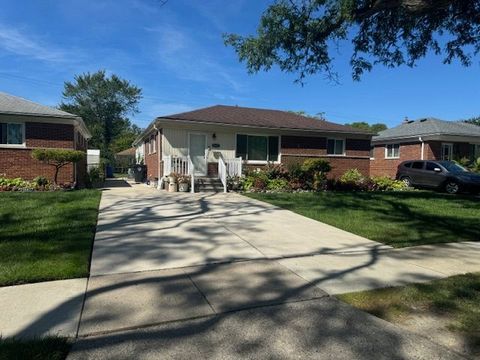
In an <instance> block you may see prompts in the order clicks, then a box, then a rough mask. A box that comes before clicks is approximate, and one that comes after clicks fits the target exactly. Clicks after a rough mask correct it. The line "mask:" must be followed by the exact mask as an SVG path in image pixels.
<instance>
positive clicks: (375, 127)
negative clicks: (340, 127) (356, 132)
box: [345, 121, 387, 134]
mask: <svg viewBox="0 0 480 360" xmlns="http://www.w3.org/2000/svg"><path fill="white" fill-rule="evenodd" d="M345 125H348V126H351V127H354V128H356V129H361V130H365V131H370V132H371V133H373V134H378V133H379V132H380V131H383V130H387V125H385V124H382V123H376V124H372V125H370V124H369V123H367V122H365V121H361V122H353V123H351V124H345Z"/></svg>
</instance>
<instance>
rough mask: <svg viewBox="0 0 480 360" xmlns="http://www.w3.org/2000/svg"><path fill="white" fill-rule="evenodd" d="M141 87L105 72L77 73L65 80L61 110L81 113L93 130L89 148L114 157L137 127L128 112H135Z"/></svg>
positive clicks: (137, 131)
mask: <svg viewBox="0 0 480 360" xmlns="http://www.w3.org/2000/svg"><path fill="white" fill-rule="evenodd" d="M141 93H142V91H141V89H140V88H138V87H137V86H135V85H132V84H131V83H130V82H129V81H127V80H123V79H121V78H120V77H118V76H116V75H111V76H110V77H107V76H106V74H105V71H103V70H102V71H97V72H96V73H93V74H91V73H85V74H82V75H76V76H75V78H74V81H73V82H68V81H67V82H65V85H64V90H63V101H62V103H61V104H60V109H62V110H64V111H67V112H70V113H72V114H76V115H78V116H81V117H82V118H83V120H84V121H85V124H86V125H87V127H88V128H89V129H90V131H91V132H92V139H90V140H89V146H90V147H91V148H98V149H100V150H101V152H102V156H104V157H107V158H109V159H112V160H113V154H114V153H115V152H118V151H122V150H125V149H127V148H129V147H131V146H132V142H133V140H134V139H135V137H136V135H137V134H138V133H139V131H140V129H139V128H138V127H136V126H135V125H132V124H131V122H130V120H129V119H128V115H131V114H136V113H138V102H139V101H140V99H141Z"/></svg>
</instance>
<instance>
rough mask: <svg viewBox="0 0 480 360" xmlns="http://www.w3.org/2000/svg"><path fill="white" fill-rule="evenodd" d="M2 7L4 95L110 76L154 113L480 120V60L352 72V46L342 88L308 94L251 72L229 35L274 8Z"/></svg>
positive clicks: (54, 100) (322, 85)
mask: <svg viewBox="0 0 480 360" xmlns="http://www.w3.org/2000/svg"><path fill="white" fill-rule="evenodd" d="M160 2H161V1H160V0H77V1H74V0H58V1H53V0H42V1H31V0H15V1H10V0H0V8H1V9H2V11H1V12H0V91H4V92H8V93H11V94H14V95H19V96H23V97H25V98H28V99H31V100H33V101H37V102H40V103H43V104H47V105H52V106H55V105H57V104H58V103H59V102H60V100H61V92H62V88H63V82H64V81H66V80H72V79H73V76H74V75H75V74H79V73H83V72H88V71H90V72H94V71H96V70H99V69H105V70H106V71H107V72H108V73H115V74H117V75H119V76H121V77H123V78H125V79H128V80H130V81H131V82H133V83H134V84H136V85H138V86H140V87H141V88H142V89H143V95H144V98H143V99H142V101H141V104H140V110H141V113H140V114H137V115H135V116H134V117H133V118H132V119H133V121H134V122H135V123H137V124H138V125H139V126H141V127H145V126H146V125H147V124H148V123H149V122H150V121H151V120H152V119H153V118H154V117H156V116H160V115H167V114H171V113H178V112H182V111H187V110H190V109H194V108H199V107H204V106H210V105H214V104H228V105H239V106H250V107H261V108H274V109H282V110H304V111H306V112H308V113H310V114H316V113H319V112H324V113H325V116H326V118H327V119H328V120H331V121H334V122H338V123H346V122H353V121H367V122H370V123H375V122H383V123H386V124H387V125H388V126H389V127H391V126H395V125H397V124H399V123H400V122H401V120H402V119H403V118H404V117H405V116H408V117H409V118H411V119H415V118H419V117H422V116H435V117H438V118H442V119H446V120H457V119H462V118H468V117H472V116H474V115H480V108H479V106H478V105H479V100H480V96H479V95H480V81H479V80H480V76H479V75H480V69H479V62H478V59H476V60H475V62H474V65H473V66H472V67H470V68H464V67H462V66H460V65H459V64H453V65H443V64H442V62H441V59H440V58H437V57H434V56H429V57H427V58H426V59H424V60H422V61H421V62H420V63H419V64H418V66H417V67H416V68H414V69H411V68H407V67H402V68H398V69H393V70H392V69H386V68H383V67H376V68H374V70H373V71H372V72H371V73H369V74H366V75H365V76H364V77H363V79H362V81H361V82H354V81H353V80H352V79H351V76H350V68H349V66H348V61H349V57H350V53H349V51H348V49H349V46H348V44H346V45H345V46H343V47H341V48H340V52H339V53H338V54H335V57H336V61H335V63H336V66H337V70H338V72H339V75H340V79H341V83H340V84H332V83H329V82H327V81H325V80H324V79H323V77H322V76H321V75H319V76H313V77H310V78H308V79H307V83H306V84H305V85H304V86H303V87H302V86H300V85H297V84H295V83H294V82H293V81H294V79H295V76H293V75H288V74H284V73H281V72H279V71H278V70H273V71H270V72H268V73H259V74H255V75H249V74H247V72H246V70H245V67H244V65H243V64H241V63H239V62H238V61H237V58H236V56H235V53H234V52H233V50H232V49H231V48H227V47H225V46H224V45H223V41H222V34H223V33H227V32H233V33H240V34H249V33H253V32H254V31H255V29H256V26H257V23H258V19H259V16H260V14H261V12H262V11H263V10H264V9H265V8H266V7H267V5H268V4H269V1H267V0H235V1H225V0H202V1H200V0H169V1H168V3H167V4H166V5H164V6H160V5H159V4H160Z"/></svg>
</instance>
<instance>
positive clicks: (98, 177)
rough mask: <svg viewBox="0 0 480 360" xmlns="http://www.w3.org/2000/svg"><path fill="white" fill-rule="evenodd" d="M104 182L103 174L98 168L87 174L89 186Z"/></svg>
mask: <svg viewBox="0 0 480 360" xmlns="http://www.w3.org/2000/svg"><path fill="white" fill-rule="evenodd" d="M104 180H105V174H104V172H103V171H102V170H101V169H100V168H98V167H93V168H91V169H90V171H89V172H88V181H89V183H90V184H91V185H95V184H99V183H102V182H103V181H104Z"/></svg>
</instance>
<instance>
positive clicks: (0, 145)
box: [0, 121, 27, 148]
mask: <svg viewBox="0 0 480 360" xmlns="http://www.w3.org/2000/svg"><path fill="white" fill-rule="evenodd" d="M0 123H2V124H7V142H8V124H20V125H22V143H21V144H0V148H24V147H26V146H27V144H26V139H25V123H24V122H19V121H0Z"/></svg>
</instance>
